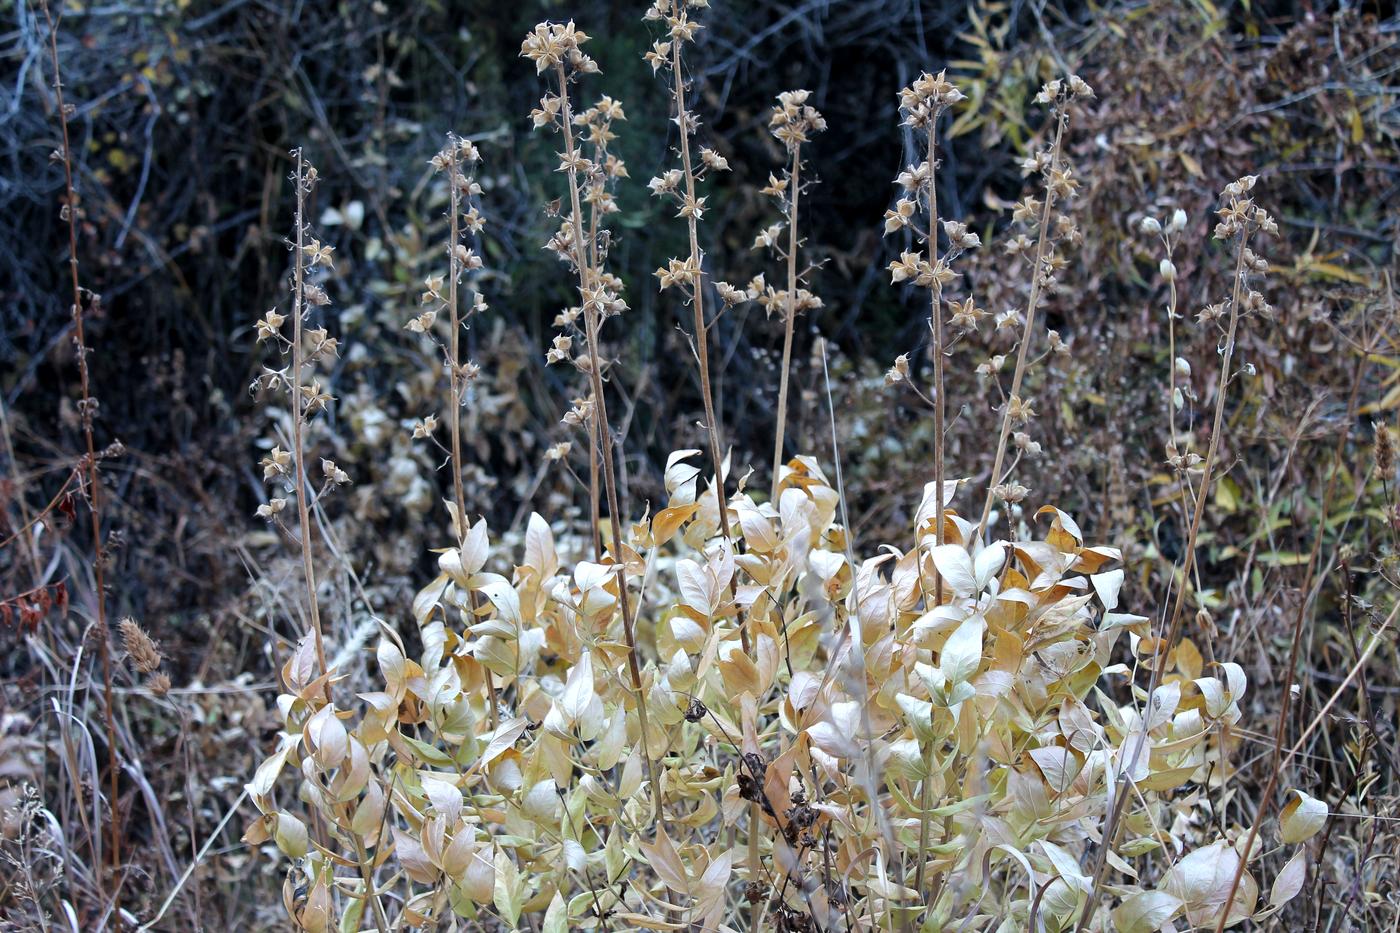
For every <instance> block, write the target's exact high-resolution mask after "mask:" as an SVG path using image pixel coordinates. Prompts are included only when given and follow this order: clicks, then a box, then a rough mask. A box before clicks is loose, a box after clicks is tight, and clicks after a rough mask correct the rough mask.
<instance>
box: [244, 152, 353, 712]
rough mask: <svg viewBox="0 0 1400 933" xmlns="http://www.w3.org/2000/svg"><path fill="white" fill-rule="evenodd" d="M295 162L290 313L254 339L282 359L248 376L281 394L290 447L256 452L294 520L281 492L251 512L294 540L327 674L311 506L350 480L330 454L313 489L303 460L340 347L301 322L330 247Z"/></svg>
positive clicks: (312, 177)
mask: <svg viewBox="0 0 1400 933" xmlns="http://www.w3.org/2000/svg"><path fill="white" fill-rule="evenodd" d="M292 158H293V160H294V162H295V169H294V171H293V173H292V176H291V181H292V185H293V188H294V191H295V193H296V216H295V217H294V218H293V230H294V233H293V239H292V240H291V241H289V242H288V244H287V246H288V249H289V250H290V251H291V254H292V274H291V294H292V310H291V314H290V315H283V314H280V313H279V312H278V311H277V309H276V308H272V309H270V310H269V311H268V312H267V313H266V314H265V315H263V317H262V319H261V320H259V321H258V327H257V333H258V341H259V342H260V343H261V342H263V341H269V340H270V341H272V342H273V343H274V344H275V345H276V347H277V350H278V353H279V356H280V357H281V358H282V359H283V360H284V361H285V363H286V365H284V366H282V367H280V368H273V369H267V370H265V371H264V372H263V373H262V375H260V376H259V377H258V378H257V379H256V380H254V382H253V385H252V389H253V391H255V392H256V391H259V390H269V391H274V392H279V393H281V394H282V395H285V396H286V399H287V406H288V409H289V412H288V420H289V421H290V422H291V423H290V425H289V427H288V431H289V433H290V435H291V447H290V449H289V450H284V449H283V448H282V447H281V446H280V445H279V446H274V447H273V448H272V450H271V451H270V452H269V453H268V454H267V456H265V457H264V458H263V459H262V463H261V466H262V469H263V481H264V482H275V483H279V484H281V485H282V487H283V488H284V489H285V490H286V492H287V493H288V495H290V496H291V498H292V499H294V500H295V503H296V515H297V525H296V529H295V530H294V531H293V530H291V529H288V528H287V526H286V525H285V524H283V520H282V518H281V513H282V511H283V510H284V509H285V508H286V506H287V498H286V497H285V496H273V497H272V498H270V499H269V500H268V501H267V502H266V503H264V504H263V505H260V506H259V507H258V517H260V518H263V519H266V520H268V521H270V522H272V523H273V524H274V525H276V526H277V527H278V528H280V529H282V530H283V531H284V532H286V533H287V534H288V535H289V536H290V537H291V538H292V539H293V540H294V541H295V542H296V544H297V546H298V549H299V550H300V552H301V565H302V573H303V576H304V582H305V584H306V605H307V610H306V611H307V616H306V625H307V631H308V637H309V638H310V639H311V643H312V645H313V647H314V648H315V654H316V665H317V668H318V669H319V671H320V673H321V675H322V676H323V678H324V677H326V675H328V674H329V668H328V667H327V664H326V648H325V640H324V636H323V634H322V626H321V608H320V602H319V598H318V595H317V582H316V554H315V541H314V526H313V524H312V522H311V511H312V507H313V505H314V504H315V503H318V502H319V501H320V500H321V498H322V497H323V496H325V495H328V494H329V493H331V492H332V491H334V490H335V489H336V488H337V487H340V486H343V485H345V484H347V483H349V482H350V477H349V475H348V474H347V473H346V472H345V471H344V470H342V469H341V468H340V467H339V466H337V465H336V463H335V461H334V460H328V459H324V458H323V459H322V460H321V486H320V488H319V489H318V490H316V491H315V492H313V490H312V486H311V484H312V482H313V475H314V474H313V471H312V469H311V468H310V466H309V465H308V463H307V458H308V457H309V456H310V453H309V452H308V447H309V439H308V436H307V435H308V431H309V429H310V427H311V424H312V422H313V420H314V419H315V418H316V416H317V415H318V414H320V413H323V412H325V411H326V410H327V408H329V406H330V404H331V402H333V401H335V399H334V397H333V396H331V394H330V393H329V392H328V391H327V390H326V387H325V386H324V385H323V383H322V382H321V380H320V378H319V377H318V376H317V375H316V369H317V367H318V366H320V365H323V364H324V363H325V362H327V361H329V360H330V359H333V358H334V357H335V356H336V355H337V354H338V353H339V346H340V341H339V339H338V338H336V337H332V336H331V335H330V331H329V330H327V328H325V327H324V326H322V327H315V328H312V327H308V326H307V323H308V320H309V318H310V317H311V314H312V311H313V309H314V308H320V307H325V306H327V305H329V304H330V296H329V295H328V294H327V293H326V289H325V287H324V286H323V285H322V284H321V283H320V282H319V281H317V277H318V276H319V274H320V273H321V272H324V271H325V270H328V269H329V268H331V267H332V266H333V264H334V260H333V258H332V253H333V252H334V249H335V248H334V247H333V246H330V245H328V244H326V243H323V242H321V241H320V240H318V239H316V237H315V236H314V235H313V233H312V231H311V225H310V223H309V221H307V219H306V202H307V199H308V198H310V196H311V193H312V191H314V190H315V187H316V182H317V180H318V177H319V176H318V174H317V172H316V168H315V166H313V165H311V164H310V163H309V162H307V161H306V158H305V156H304V155H303V153H302V151H301V150H300V149H298V150H296V151H294V152H293V153H292ZM288 319H290V320H291V324H292V335H291V337H290V338H289V337H287V336H286V335H285V334H284V333H283V329H284V328H285V326H286V323H287V321H288ZM322 688H323V689H325V690H327V691H329V690H330V684H329V680H328V679H327V680H324V681H323V682H322Z"/></svg>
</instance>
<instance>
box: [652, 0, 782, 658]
mask: <svg viewBox="0 0 1400 933" xmlns="http://www.w3.org/2000/svg"><path fill="white" fill-rule="evenodd" d="M672 12H673V13H674V14H675V15H676V16H680V15H681V2H680V0H672ZM681 45H682V43H680V42H672V43H671V76H672V84H673V90H674V93H675V98H676V117H677V120H676V122H677V123H678V124H679V126H680V128H681V169H682V171H683V172H684V173H685V193H686V197H687V198H688V199H689V200H690V202H691V203H694V201H695V166H694V164H692V162H691V159H690V131H689V129H688V128H687V126H688V123H687V120H686V107H685V79H684V78H683V77H682V76H681ZM698 226H699V221H698V220H696V217H695V214H694V212H689V213H687V214H686V232H687V233H688V234H689V235H690V260H691V263H692V264H693V266H694V268H695V279H694V280H693V281H692V282H691V292H692V295H691V310H692V311H693V312H694V317H695V320H694V326H695V355H696V358H697V359H698V360H699V363H700V396H701V399H702V400H703V402H704V405H705V428H706V432H707V433H708V435H709V441H710V463H711V464H712V465H713V467H714V471H715V495H716V496H718V498H719V528H720V533H721V534H722V535H724V541H725V544H726V546H729V545H731V544H732V541H731V540H730V537H729V505H728V498H727V494H726V492H725V486H724V475H723V470H724V466H723V463H724V460H723V456H724V448H723V447H722V446H721V445H720V440H719V419H718V418H716V417H715V399H714V393H713V391H712V390H711V388H710V350H709V337H708V335H707V327H706V325H705V290H704V289H703V288H702V287H701V282H702V279H703V273H702V272H701V265H700V260H701V255H700V237H699V232H698V229H697V228H698ZM789 330H791V329H790V328H789ZM790 342H791V341H790V340H789V343H790ZM784 369H785V370H786V366H784ZM779 430H781V427H780V428H779ZM776 481H777V471H776V470H774V482H775V483H776ZM775 488H776V487H775ZM745 637H746V639H747V635H746V636H745Z"/></svg>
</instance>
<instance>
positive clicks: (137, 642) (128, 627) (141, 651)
mask: <svg viewBox="0 0 1400 933" xmlns="http://www.w3.org/2000/svg"><path fill="white" fill-rule="evenodd" d="M117 631H118V632H120V633H121V636H122V647H123V648H124V649H125V650H126V653H127V655H129V656H130V657H131V663H132V664H133V665H135V667H136V669H137V670H138V671H140V672H141V673H143V674H149V673H151V672H152V671H154V670H155V669H156V668H158V667H160V660H161V654H160V649H159V648H157V647H156V643H155V642H154V641H153V640H152V639H151V636H150V635H147V634H146V630H145V629H143V628H141V626H140V625H139V624H137V622H136V620H135V619H130V618H127V619H122V620H121V621H120V622H118V623H117Z"/></svg>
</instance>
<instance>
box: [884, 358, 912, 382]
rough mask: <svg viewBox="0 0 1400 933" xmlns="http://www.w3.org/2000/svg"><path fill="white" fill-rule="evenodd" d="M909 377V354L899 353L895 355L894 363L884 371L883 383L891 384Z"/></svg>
mask: <svg viewBox="0 0 1400 933" xmlns="http://www.w3.org/2000/svg"><path fill="white" fill-rule="evenodd" d="M908 379H909V354H907V353H901V354H900V355H899V356H897V357H895V359H894V365H893V366H891V367H890V369H889V372H887V373H885V385H887V386H891V385H895V384H897V383H900V382H906V381H908Z"/></svg>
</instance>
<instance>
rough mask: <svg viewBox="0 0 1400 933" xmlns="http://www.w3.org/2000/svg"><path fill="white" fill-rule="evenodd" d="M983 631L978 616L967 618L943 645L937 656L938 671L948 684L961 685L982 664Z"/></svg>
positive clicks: (983, 628)
mask: <svg viewBox="0 0 1400 933" xmlns="http://www.w3.org/2000/svg"><path fill="white" fill-rule="evenodd" d="M985 631H986V623H985V622H984V621H983V619H982V617H981V616H980V615H974V616H969V617H967V618H966V619H964V620H963V621H962V624H961V625H959V626H958V627H957V628H956V629H954V630H953V634H951V635H949V636H948V640H947V641H946V642H944V643H943V651H942V653H940V654H939V656H938V669H939V671H940V672H941V673H942V674H943V677H944V678H945V679H946V680H947V681H948V683H950V684H957V683H961V682H963V681H965V680H968V679H970V678H971V677H972V675H973V674H975V673H977V668H978V666H980V665H981V663H982V636H983V634H984V632H985Z"/></svg>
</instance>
